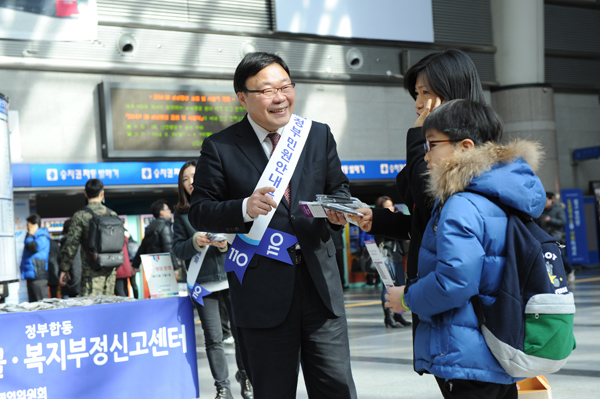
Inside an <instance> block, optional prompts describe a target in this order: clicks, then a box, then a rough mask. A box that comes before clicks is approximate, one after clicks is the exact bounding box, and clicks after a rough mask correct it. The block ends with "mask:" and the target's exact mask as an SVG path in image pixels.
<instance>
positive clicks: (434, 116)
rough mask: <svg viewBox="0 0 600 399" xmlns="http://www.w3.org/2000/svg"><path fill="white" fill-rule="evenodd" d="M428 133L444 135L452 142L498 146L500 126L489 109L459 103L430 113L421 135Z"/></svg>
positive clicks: (500, 135)
mask: <svg viewBox="0 0 600 399" xmlns="http://www.w3.org/2000/svg"><path fill="white" fill-rule="evenodd" d="M431 129H434V130H437V131H439V132H442V133H444V134H446V135H447V136H448V138H449V139H450V140H452V141H462V140H465V139H471V140H473V142H474V143H475V145H480V144H483V143H487V142H489V141H491V142H494V143H498V142H500V140H501V139H502V132H503V123H502V119H500V116H499V115H498V114H497V113H496V111H494V110H493V109H492V107H490V106H489V105H486V104H484V103H480V102H477V101H471V100H465V99H460V100H452V101H448V102H445V103H443V104H442V105H440V106H439V107H437V108H436V109H434V110H433V111H431V114H430V115H429V116H428V117H427V119H425V123H423V135H425V134H426V133H427V131H428V130H431Z"/></svg>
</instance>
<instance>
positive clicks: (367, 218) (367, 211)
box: [350, 208, 373, 233]
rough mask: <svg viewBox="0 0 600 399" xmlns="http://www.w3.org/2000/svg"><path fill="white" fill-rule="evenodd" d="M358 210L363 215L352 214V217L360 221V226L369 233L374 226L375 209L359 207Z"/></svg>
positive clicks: (353, 219) (354, 220) (355, 220)
mask: <svg viewBox="0 0 600 399" xmlns="http://www.w3.org/2000/svg"><path fill="white" fill-rule="evenodd" d="M356 212H360V213H362V214H363V216H358V215H351V216H350V218H351V219H352V221H353V222H356V223H358V227H360V229H361V230H362V231H366V232H367V233H368V232H369V231H371V227H372V226H373V210H372V209H371V208H361V209H357V210H356Z"/></svg>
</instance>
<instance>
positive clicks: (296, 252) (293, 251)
mask: <svg viewBox="0 0 600 399" xmlns="http://www.w3.org/2000/svg"><path fill="white" fill-rule="evenodd" d="M288 253H289V254H290V259H291V260H292V264H293V265H294V266H297V265H299V264H300V263H302V260H303V257H302V251H301V250H300V248H296V247H295V246H293V247H290V248H288Z"/></svg>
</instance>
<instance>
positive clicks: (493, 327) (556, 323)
mask: <svg viewBox="0 0 600 399" xmlns="http://www.w3.org/2000/svg"><path fill="white" fill-rule="evenodd" d="M476 194H478V195H482V194H481V193H476ZM483 196H484V197H486V198H488V199H489V200H490V201H492V202H493V203H495V204H496V205H498V206H499V207H500V208H502V210H504V212H505V213H506V214H507V216H508V226H507V230H506V263H505V266H504V273H503V280H502V284H501V286H500V292H499V293H498V296H497V297H496V299H495V301H494V302H493V303H488V304H485V303H483V301H482V300H481V299H480V297H479V296H477V295H475V296H473V297H472V298H471V301H472V303H473V307H474V309H475V312H476V313H477V317H478V319H479V324H480V326H481V332H482V334H483V336H484V338H485V340H486V343H487V345H488V347H489V348H490V351H491V352H492V354H493V355H494V357H495V358H496V360H498V362H499V363H500V365H501V366H502V367H503V368H504V370H506V372H507V373H508V374H510V375H511V376H513V377H534V376H537V375H541V374H549V373H554V372H556V371H558V370H559V369H560V368H561V367H562V366H564V364H565V363H566V361H567V357H568V356H569V355H570V354H571V351H572V350H573V349H575V336H574V335H573V318H574V314H575V302H574V299H573V294H572V293H570V292H569V288H568V287H567V276H566V273H565V268H564V265H563V261H562V257H561V253H560V244H559V243H558V242H557V241H556V239H555V238H554V237H552V236H550V235H549V234H548V233H546V232H545V231H544V230H542V229H541V228H540V227H539V226H538V225H537V224H536V223H535V222H534V221H533V220H532V219H531V217H529V216H528V215H525V214H524V213H522V212H519V211H518V210H516V209H513V208H510V207H508V206H506V205H504V204H502V203H500V202H499V201H497V200H496V199H494V198H490V197H488V196H485V195H483Z"/></svg>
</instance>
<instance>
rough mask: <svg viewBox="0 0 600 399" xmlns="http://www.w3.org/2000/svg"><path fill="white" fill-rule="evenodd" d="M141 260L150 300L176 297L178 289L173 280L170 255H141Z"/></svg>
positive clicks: (173, 274)
mask: <svg viewBox="0 0 600 399" xmlns="http://www.w3.org/2000/svg"><path fill="white" fill-rule="evenodd" d="M141 258H142V269H143V270H144V276H145V277H146V281H147V282H148V290H149V291H150V298H162V297H166V296H178V295H179V287H178V286H177V279H176V278H175V271H174V269H173V262H172V260H171V254H169V253H162V254H148V255H142V256H141Z"/></svg>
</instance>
